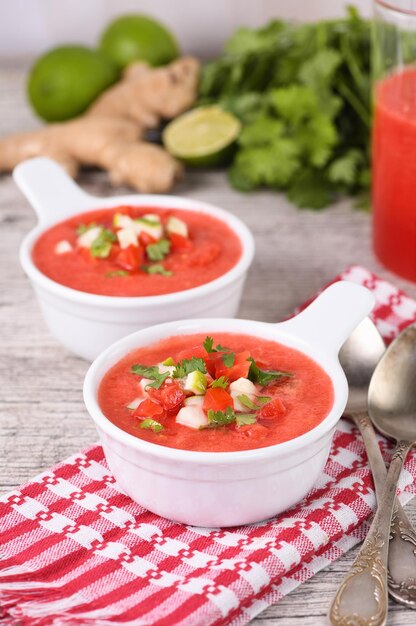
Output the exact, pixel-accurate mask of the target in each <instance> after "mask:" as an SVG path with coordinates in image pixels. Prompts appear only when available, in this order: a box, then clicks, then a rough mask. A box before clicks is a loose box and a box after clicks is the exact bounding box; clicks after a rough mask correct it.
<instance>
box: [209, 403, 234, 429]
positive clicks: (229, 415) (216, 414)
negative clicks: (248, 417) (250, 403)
mask: <svg viewBox="0 0 416 626" xmlns="http://www.w3.org/2000/svg"><path fill="white" fill-rule="evenodd" d="M207 416H208V422H209V424H208V428H217V427H219V426H227V425H228V424H232V423H233V422H235V421H236V414H235V413H234V411H233V409H232V408H231V407H229V406H227V408H226V409H225V412H224V411H213V410H211V409H210V410H209V411H208V413H207Z"/></svg>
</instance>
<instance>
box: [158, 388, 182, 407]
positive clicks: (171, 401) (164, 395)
mask: <svg viewBox="0 0 416 626" xmlns="http://www.w3.org/2000/svg"><path fill="white" fill-rule="evenodd" d="M185 398H186V396H185V394H184V392H183V391H182V389H181V388H180V387H179V385H178V384H177V383H175V382H172V383H171V384H170V385H166V384H165V385H163V387H162V388H161V394H160V399H161V402H162V406H163V408H164V409H165V411H173V410H175V409H179V407H180V405H181V404H182V402H183V401H184V400H185Z"/></svg>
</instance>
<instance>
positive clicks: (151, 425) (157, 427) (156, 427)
mask: <svg viewBox="0 0 416 626" xmlns="http://www.w3.org/2000/svg"><path fill="white" fill-rule="evenodd" d="M140 428H145V429H146V430H153V432H154V433H158V432H160V431H161V430H163V426H162V424H161V423H160V422H157V421H156V420H152V419H150V418H149V419H145V420H143V421H142V422H140Z"/></svg>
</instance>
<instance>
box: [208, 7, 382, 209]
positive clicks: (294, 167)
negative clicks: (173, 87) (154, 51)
mask: <svg viewBox="0 0 416 626" xmlns="http://www.w3.org/2000/svg"><path fill="white" fill-rule="evenodd" d="M208 102H216V103H219V104H220V105H221V106H223V107H224V108H226V109H228V110H231V111H232V112H233V113H234V114H235V115H237V116H238V117H239V118H240V119H241V121H242V122H243V131H242V133H241V135H240V138H239V140H238V146H237V150H236V153H235V157H234V160H233V162H232V164H231V167H230V169H229V179H230V181H231V183H232V185H233V186H234V187H236V188H237V189H239V190H241V191H250V190H253V189H256V188H259V187H270V188H272V189H278V190H283V191H286V192H287V194H288V197H289V199H290V200H291V201H292V202H294V203H295V204H297V205H298V206H299V207H308V208H313V209H320V208H323V207H325V206H327V205H328V204H329V203H330V202H331V201H333V200H334V199H335V198H336V197H337V196H338V195H340V194H345V193H348V194H354V195H356V194H360V193H361V194H362V193H363V192H364V193H365V192H366V191H367V189H368V186H369V182H370V174H369V135H370V124H371V112H370V25H369V23H368V22H367V21H365V20H362V19H361V18H360V16H359V14H358V12H357V11H356V9H353V8H349V9H348V15H347V18H346V19H342V20H332V21H321V22H317V23H315V24H303V25H296V24H292V23H288V22H284V21H273V22H271V23H270V24H268V25H267V26H265V27H263V28H260V29H258V30H251V29H248V28H240V29H239V30H237V31H236V33H235V34H234V35H233V36H232V37H231V39H230V40H229V41H228V43H227V44H226V47H225V53H224V55H223V56H222V57H221V58H219V59H218V60H216V61H213V62H211V63H209V64H208V65H206V66H205V68H204V72H203V77H202V81H201V86H200V104H202V103H208Z"/></svg>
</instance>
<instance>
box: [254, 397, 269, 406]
mask: <svg viewBox="0 0 416 626" xmlns="http://www.w3.org/2000/svg"><path fill="white" fill-rule="evenodd" d="M270 400H271V397H270V396H257V397H256V402H257V404H260V405H263V404H267V403H268V402H270Z"/></svg>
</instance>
